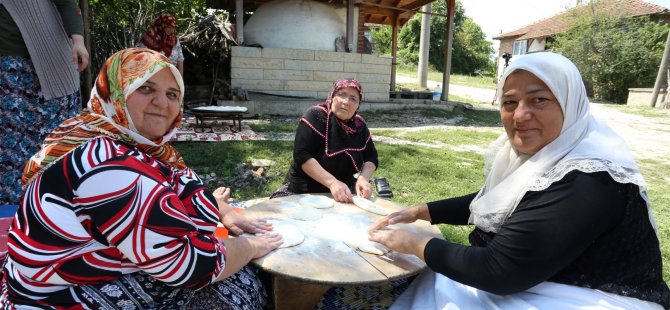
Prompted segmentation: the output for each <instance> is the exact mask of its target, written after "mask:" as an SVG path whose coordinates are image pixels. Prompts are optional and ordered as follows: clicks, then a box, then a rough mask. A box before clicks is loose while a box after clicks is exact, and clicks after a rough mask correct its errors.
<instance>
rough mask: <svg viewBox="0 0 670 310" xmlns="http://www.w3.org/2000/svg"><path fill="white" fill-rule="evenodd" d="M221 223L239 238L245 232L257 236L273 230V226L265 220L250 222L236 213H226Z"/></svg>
mask: <svg viewBox="0 0 670 310" xmlns="http://www.w3.org/2000/svg"><path fill="white" fill-rule="evenodd" d="M221 222H222V223H223V226H225V227H226V228H227V229H228V231H229V232H231V233H232V234H233V235H235V236H239V235H241V234H243V233H245V232H247V233H250V234H252V235H255V234H261V233H266V232H269V231H271V230H272V224H271V223H268V221H266V220H265V219H256V220H250V219H248V218H247V217H246V216H244V215H242V214H238V213H237V212H234V211H231V212H228V213H226V214H225V215H224V216H223V219H221Z"/></svg>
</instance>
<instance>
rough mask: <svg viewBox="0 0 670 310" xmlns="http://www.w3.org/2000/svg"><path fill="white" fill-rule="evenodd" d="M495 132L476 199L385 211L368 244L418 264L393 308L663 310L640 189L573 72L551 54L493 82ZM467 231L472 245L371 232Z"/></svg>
mask: <svg viewBox="0 0 670 310" xmlns="http://www.w3.org/2000/svg"><path fill="white" fill-rule="evenodd" d="M499 85H500V86H499V87H501V89H499V91H498V93H499V94H502V95H501V97H500V101H499V102H500V111H501V112H500V113H501V118H502V122H503V126H504V127H505V131H506V132H505V134H503V135H502V136H501V137H500V138H498V139H497V140H496V141H495V142H493V143H492V145H491V147H490V149H489V153H488V155H489V156H487V158H486V166H485V167H486V170H487V172H488V174H487V179H486V184H485V185H484V187H483V188H482V189H481V190H480V191H479V192H478V193H473V194H470V195H466V196H463V197H457V198H451V199H446V200H441V201H436V202H431V203H427V204H418V205H415V206H413V207H412V208H409V209H406V210H403V211H401V212H397V213H393V214H391V215H389V216H387V217H385V218H383V219H381V220H380V221H379V222H377V223H376V224H375V225H373V227H372V228H371V229H370V231H371V236H370V240H372V241H377V242H381V243H383V244H384V245H386V246H387V247H389V248H391V249H393V250H395V251H398V252H403V253H411V254H415V255H417V256H418V257H419V258H421V259H423V260H424V261H425V262H426V264H427V265H428V267H430V270H429V271H427V272H425V273H423V274H422V275H420V276H419V277H418V278H417V279H416V280H415V281H414V283H413V284H412V285H411V286H410V288H409V289H408V290H407V291H406V292H405V293H404V294H403V295H402V296H401V297H400V298H399V299H398V300H397V302H396V304H395V305H394V307H395V308H398V309H410V308H411V309H415V308H416V309H419V308H420V309H432V308H436V309H442V308H449V309H459V308H461V309H482V308H503V309H528V308H539V309H576V308H580V307H583V306H598V307H601V308H607V309H609V308H614V309H641V308H652V309H653V308H658V309H661V308H666V309H667V308H669V307H670V290H668V286H667V284H666V283H665V282H664V281H663V277H662V261H661V253H660V248H659V240H658V237H657V235H656V231H655V224H654V221H653V218H652V216H651V210H650V207H649V200H648V199H647V195H646V184H645V181H644V178H643V177H642V175H641V174H640V170H639V168H638V166H637V164H636V163H635V160H634V159H633V156H632V155H631V153H630V151H629V150H628V147H627V146H626V144H625V142H624V141H623V140H622V139H621V138H620V137H619V136H618V135H617V134H616V133H615V132H614V131H612V129H610V128H609V127H608V126H607V125H605V124H604V123H603V122H602V121H600V120H598V119H596V118H594V117H593V116H592V115H591V114H590V111H589V101H588V98H587V96H586V90H585V88H584V84H583V82H582V79H581V76H580V73H579V70H578V69H577V68H576V67H575V65H574V64H573V63H572V62H571V61H570V60H568V59H567V58H565V57H563V56H561V55H558V54H554V53H535V54H529V55H526V56H522V57H518V58H517V59H516V61H514V62H513V63H512V64H511V65H510V66H509V67H508V68H507V71H506V72H505V74H504V75H503V77H502V79H501V82H500V84H499ZM418 219H421V220H425V221H430V222H432V223H434V224H436V223H446V224H454V225H463V224H474V225H475V229H474V230H473V232H472V233H471V234H470V237H469V239H470V243H471V246H463V245H458V244H454V243H451V242H449V241H445V240H440V239H437V238H431V237H429V236H424V235H417V234H414V233H411V232H408V231H403V230H393V229H385V230H379V228H382V227H385V226H387V225H391V224H395V223H403V222H405V223H406V222H413V221H416V220H418Z"/></svg>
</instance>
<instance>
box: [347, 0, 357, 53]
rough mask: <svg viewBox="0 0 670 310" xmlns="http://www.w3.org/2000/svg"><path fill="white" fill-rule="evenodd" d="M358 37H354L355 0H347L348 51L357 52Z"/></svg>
mask: <svg viewBox="0 0 670 310" xmlns="http://www.w3.org/2000/svg"><path fill="white" fill-rule="evenodd" d="M355 42H356V38H355V37H354V0H347V52H348V53H355V52H356V48H357V47H358V46H356V44H355Z"/></svg>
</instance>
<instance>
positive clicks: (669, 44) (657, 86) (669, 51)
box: [650, 32, 670, 108]
mask: <svg viewBox="0 0 670 310" xmlns="http://www.w3.org/2000/svg"><path fill="white" fill-rule="evenodd" d="M669 55H670V32H668V39H667V40H666V41H665V51H664V52H663V58H662V59H661V66H660V67H659V68H658V74H657V75H656V83H654V91H653V92H652V93H651V104H650V106H651V107H652V108H653V107H656V100H657V99H658V92H659V91H660V90H661V83H662V82H663V76H664V75H665V70H666V69H667V68H668V56H669ZM668 88H670V87H668Z"/></svg>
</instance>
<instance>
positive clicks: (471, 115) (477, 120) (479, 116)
mask: <svg viewBox="0 0 670 310" xmlns="http://www.w3.org/2000/svg"><path fill="white" fill-rule="evenodd" d="M408 111H410V110H408V109H396V110H388V111H383V112H365V113H364V114H363V117H364V118H365V120H366V121H367V122H368V124H374V122H375V119H377V118H379V117H384V118H389V117H391V118H392V117H397V118H402V117H404V116H405V115H406V114H407V113H408ZM411 111H412V112H415V111H417V110H416V109H412V110H411ZM418 112H419V114H420V116H421V117H424V118H443V119H445V120H447V119H454V118H456V119H458V121H457V122H456V123H455V124H454V125H459V126H477V127H479V126H485V127H490V126H493V127H500V126H502V122H501V121H500V113H499V112H498V111H497V110H466V109H455V110H454V111H447V110H442V109H432V108H422V109H418Z"/></svg>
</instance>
